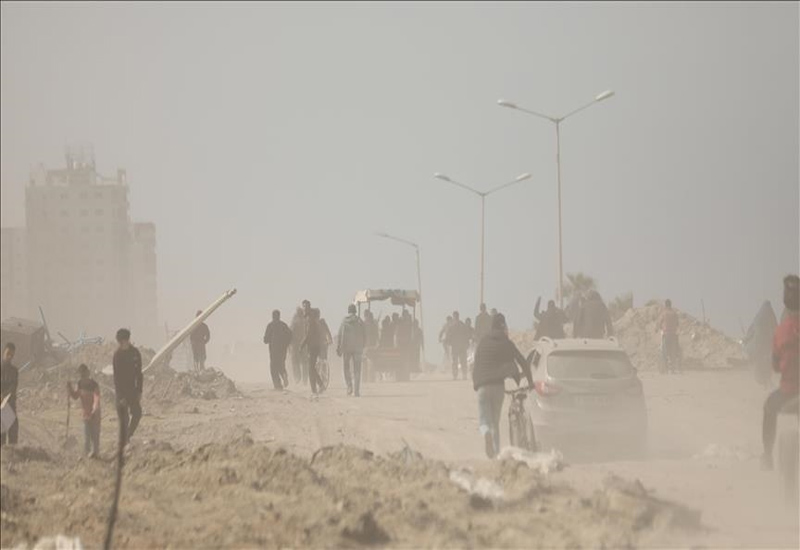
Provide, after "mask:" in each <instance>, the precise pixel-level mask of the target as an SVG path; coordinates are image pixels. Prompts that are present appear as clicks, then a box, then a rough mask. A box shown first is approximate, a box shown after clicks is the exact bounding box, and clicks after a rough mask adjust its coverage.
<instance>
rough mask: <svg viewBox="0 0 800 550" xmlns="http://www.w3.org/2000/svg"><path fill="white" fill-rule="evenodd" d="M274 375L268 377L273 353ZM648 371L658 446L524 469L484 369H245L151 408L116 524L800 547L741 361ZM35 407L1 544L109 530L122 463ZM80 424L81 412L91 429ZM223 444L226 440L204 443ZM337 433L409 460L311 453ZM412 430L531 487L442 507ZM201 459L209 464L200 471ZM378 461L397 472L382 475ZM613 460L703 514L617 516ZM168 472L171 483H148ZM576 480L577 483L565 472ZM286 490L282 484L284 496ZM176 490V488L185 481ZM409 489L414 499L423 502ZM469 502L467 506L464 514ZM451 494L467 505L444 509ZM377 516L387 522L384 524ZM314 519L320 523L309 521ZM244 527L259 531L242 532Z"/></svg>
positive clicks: (445, 458)
mask: <svg viewBox="0 0 800 550" xmlns="http://www.w3.org/2000/svg"><path fill="white" fill-rule="evenodd" d="M264 374H265V379H266V378H267V373H266V369H265V373H264ZM640 376H641V378H642V380H643V382H644V386H645V392H646V396H647V405H648V415H649V427H650V429H649V441H650V450H649V456H648V457H647V458H646V459H637V460H631V459H626V460H615V461H610V462H609V461H605V462H596V461H591V460H585V459H581V457H575V458H576V460H574V461H570V457H567V461H568V466H567V467H566V468H565V469H564V470H563V471H560V472H551V473H550V474H548V475H547V476H541V475H539V474H536V476H535V477H536V479H534V478H533V477H531V478H528V477H519V476H521V475H522V474H521V473H519V472H518V471H517V469H516V468H514V472H515V473H513V474H510V473H509V471H508V468H509V466H507V465H506V466H502V467H500V466H499V465H497V464H492V463H490V461H488V460H487V459H486V458H485V457H484V455H483V447H482V440H481V438H480V436H479V435H478V432H477V405H476V398H475V392H474V391H473V389H472V384H471V381H461V380H459V381H452V380H451V379H449V377H446V376H445V375H435V374H431V375H424V376H422V377H421V378H420V379H417V380H413V381H411V382H407V383H395V382H381V383H375V384H365V385H363V386H362V394H363V395H362V397H360V398H352V397H348V396H347V395H346V393H345V390H344V383H343V382H342V380H341V370H340V368H337V367H336V366H334V367H333V373H332V382H331V387H330V388H329V389H328V391H327V392H326V393H325V394H323V396H322V397H321V398H320V399H319V400H318V401H311V400H309V398H308V397H309V393H310V392H309V391H308V389H307V387H302V386H298V385H295V384H292V385H291V386H290V388H289V390H288V391H285V392H276V391H273V390H272V389H271V387H270V386H269V385H268V384H267V383H266V382H265V383H264V384H242V385H240V389H241V390H242V392H243V396H242V398H234V399H222V400H209V401H205V400H185V401H180V402H178V403H175V404H174V405H170V406H158V407H157V406H150V407H148V404H147V403H145V404H144V407H145V411H146V416H145V417H144V418H143V420H142V424H141V428H140V431H139V432H137V434H136V437H135V439H134V448H133V450H132V453H131V457H130V459H129V464H128V470H126V478H125V479H126V484H125V486H124V487H123V497H122V501H121V510H122V515H121V517H120V522H119V525H118V538H117V539H116V540H117V542H118V545H120V546H128V547H137V546H142V545H144V546H169V547H176V548H182V547H189V546H197V545H198V544H199V545H200V546H203V545H208V546H225V545H232V546H242V545H245V546H295V547H304V546H342V545H344V546H347V545H358V544H362V543H364V544H366V543H383V544H387V545H389V546H403V545H406V546H408V545H411V546H420V545H424V546H459V547H464V546H470V547H474V546H506V547H508V546H516V547H520V546H525V547H528V546H540V547H557V546H574V545H578V546H583V547H596V546H600V545H603V544H605V545H608V546H620V545H623V546H625V545H640V546H660V547H663V546H681V547H688V546H696V545H701V546H706V547H719V548H733V547H736V548H797V547H798V544H799V541H798V519H797V511H796V510H792V509H790V508H787V507H786V506H785V505H784V504H783V500H782V498H781V492H780V490H779V483H778V477H777V474H775V473H767V472H762V471H760V469H759V462H758V457H759V454H760V449H761V445H760V423H761V406H762V403H763V399H764V397H765V395H766V393H765V390H764V389H762V388H760V387H759V386H757V385H756V384H755V383H754V382H753V381H752V378H751V376H750V374H749V373H747V372H744V371H733V370H731V371H714V372H700V371H694V372H687V373H685V374H681V375H669V376H662V375H658V374H654V373H643V374H641V375H640ZM507 405H508V402H507V401H506V407H504V418H503V423H502V425H501V428H502V430H503V443H504V444H506V443H507V441H508V438H507V433H508V431H507V430H508V425H507V421H506V418H505V414H506V411H507ZM21 411H22V414H23V423H22V433H21V440H22V442H23V443H24V442H26V441H27V442H28V443H29V444H32V445H36V446H39V447H42V448H44V449H47V450H48V451H49V452H50V453H51V457H50V459H49V461H44V462H42V463H41V464H40V465H37V464H38V463H37V462H36V461H35V460H30V461H24V460H21V459H20V457H19V456H16V455H15V456H11V455H10V453H8V452H7V451H6V450H5V449H4V451H3V461H4V462H3V484H4V485H5V486H6V487H7V488H8V489H7V491H8V493H7V495H6V496H4V500H5V501H6V502H5V503H4V511H3V514H4V522H3V541H2V543H3V544H2V545H3V546H4V547H6V546H10V545H15V544H19V543H22V542H30V541H32V540H35V539H36V538H37V537H39V536H43V535H48V534H56V533H57V532H63V533H67V532H68V534H70V535H74V536H83V538H84V539H85V540H87V541H89V542H95V543H96V542H97V541H99V540H100V534H101V533H102V527H103V525H102V524H103V518H104V515H105V511H106V508H107V506H106V504H107V502H108V491H109V488H110V483H111V480H110V479H108V478H109V477H110V472H111V471H112V466H111V464H110V462H102V461H101V462H95V463H87V461H85V460H80V459H79V454H78V452H77V450H73V451H72V452H67V451H62V450H59V447H60V445H58V443H57V441H58V436H57V435H56V434H61V433H63V422H64V420H63V418H60V417H59V416H58V413H57V412H56V410H55V409H53V410H52V411H48V412H44V413H40V414H39V415H38V416H37V417H28V418H25V416H24V415H25V413H24V403H21ZM110 411H111V408H110V407H107V408H106V412H105V415H104V417H105V419H104V425H103V430H104V436H103V445H104V447H105V449H104V450H105V453H104V454H105V455H107V456H108V458H109V459H110V455H111V454H112V453H111V450H112V449H113V445H114V443H113V437H114V434H115V433H116V421H115V419H114V417H113V414H110ZM73 423H74V420H73ZM79 429H80V427H79V426H78V427H76V428H75V432H74V433H75V434H76V436H77V435H80V434H79V431H78V430H79ZM81 437H82V436H81ZM250 439H252V440H253V441H254V442H255V443H254V445H255V446H254V447H252V446H251V444H250V443H249V440H250ZM243 441H244V442H245V443H242V442H243ZM209 443H212V444H217V445H213V446H206V447H204V445H206V444H209ZM166 444H168V445H166ZM339 444H343V445H346V446H352V447H353V448H357V449H366V450H369V451H371V452H372V453H375V455H376V456H378V457H389V456H395V458H394V459H392V460H390V461H388V462H386V463H382V462H381V463H376V462H374V460H375V459H374V458H369V459H367V458H364V456H362V455H360V454H358V453H359V452H360V451H357V449H351V448H349V447H345V448H339V450H338V451H337V450H335V449H334V450H331V451H326V452H323V453H321V454H319V456H316V457H314V461H311V460H310V459H311V458H312V456H313V455H314V453H315V452H316V451H317V450H318V449H320V448H322V447H326V446H335V445H339ZM406 444H407V445H408V446H409V447H410V448H411V449H413V450H414V451H417V452H418V453H420V454H421V455H422V456H423V457H425V458H426V459H434V461H441V463H442V464H446V465H447V468H449V469H450V470H453V469H457V468H461V467H466V468H471V469H472V472H473V473H475V474H476V475H477V474H479V473H481V472H485V473H486V475H487V476H488V477H492V476H494V477H492V479H494V480H495V481H498V483H500V484H501V485H502V487H503V489H505V491H506V493H507V494H509V495H510V494H513V493H514V491H515V489H520V490H522V489H521V488H524V491H523V492H524V495H526V496H524V498H523V497H520V499H522V500H518V501H514V502H515V503H516V504H510V503H509V504H506V505H505V506H506V508H503V507H502V506H501V507H500V508H499V509H498V510H495V511H494V512H492V513H493V514H495V515H486V514H488V513H484V515H480V513H479V512H476V511H475V510H474V509H473V508H475V502H472V507H470V505H469V502H468V500H464V503H463V504H462V503H459V504H458V505H455V504H447V502H448V501H447V500H443V501H442V504H441V508H437V504H436V502H437V499H445V495H449V494H450V493H449V491H454V492H456V493H457V491H458V489H457V488H453V486H452V485H453V484H452V483H447V481H446V476H445V477H441V476H439V477H437V476H438V475H439V474H436V473H435V472H437V471H438V470H437V468H438V466H430V465H428V466H426V467H425V468H424V469H420V468H422V466H420V465H417V466H413V464H412V465H408V466H403V464H405V462H404V461H403V460H405V459H403V460H400V459H398V458H397V457H398V456H401V455H393V453H397V452H398V451H402V450H403V448H404V447H405V445H406ZM589 445H591V443H589ZM257 449H263V451H258V450H257ZM280 449H284V450H285V451H286V453H284V451H283V450H280ZM198 453H199V454H198ZM337 453H338V454H337ZM353 453H355V454H353ZM365 456H366V455H365ZM295 457H296V458H295ZM398 460H400V462H398ZM362 462H363V463H362ZM495 462H496V461H495ZM195 463H197V464H205V466H203V468H200V469H189V470H187V469H186V468H188V467H189V465H191V464H195ZM438 463H439V462H437V464H438ZM211 464H215V467H214V470H213V471H214V474H213V476H212V477H208V476H209V467H210V465H211ZM415 467H416V468H417V469H418V470H414V468H415ZM37 468H38V469H37ZM398 468H399V469H398ZM442 468H445V467H444V466H442ZM62 470H63V472H62ZM53 471H56V472H59V473H58V475H59V476H60V478H63V481H62V482H60V483H59V482H58V481H53V482H52V484H51V481H49V480H48V479H47V476H48V475H49V472H53ZM220 471H222V472H223V473H222V474H219V472H220ZM377 471H380V472H381V475H382V476H383V477H381V478H380V479H382V480H383V481H380V479H379V478H378V477H375V476H378V474H377V473H376V472H377ZM443 471H444V470H443ZM309 472H312V473H309ZM445 473H446V472H445ZM609 474H615V475H616V476H619V477H620V478H622V479H625V480H636V479H638V480H640V481H641V483H642V485H643V486H644V488H645V489H647V490H648V491H649V492H650V494H651V495H653V496H655V497H657V498H660V499H665V500H668V501H673V502H676V503H680V504H682V505H685V506H687V507H689V508H691V509H696V510H698V511H699V512H700V513H701V518H700V521H701V522H702V528H701V529H693V530H691V531H685V530H680V529H666V530H661V531H660V532H658V533H655V534H652V535H653V536H645V533H644V532H643V530H642V532H641V533H639V532H638V531H639V530H640V529H641V528H640V527H637V526H636V525H633V527H631V526H630V525H628V524H625V523H624V521H623V520H621V519H619V518H617V519H615V520H613V521H612V520H610V519H609V517H610V516H607V515H606V516H604V515H602V514H600V513H599V512H598V509H601V508H602V509H605V508H604V506H606V504H599V501H598V500H597V499H598V498H600V500H602V499H603V498H605V497H598V496H597V495H598V494H599V493H598V491H601V489H602V487H603V482H604V480H605V479H607V477H608V476H609ZM53 475H55V474H53ZM442 475H444V474H442ZM525 475H526V476H527V475H528V474H525ZM530 475H531V476H533V473H531V474H530ZM348 476H349V477H348ZM386 476H388V477H389V485H392V484H394V485H395V486H396V487H395V488H393V490H399V489H398V487H399V486H403V487H405V492H403V491H401V492H400V493H391V491H389V492H386V493H381V490H382V489H381V484H382V483H384V484H385V483H386ZM306 477H308V478H309V479H311V480H312V481H309V480H308V479H306ZM393 477H394V479H392V478H393ZM154 478H155V479H156V480H157V481H156V482H155V483H156V484H155V485H152V486H151V485H150V484H151V483H153V479H154ZM282 478H286V479H283V480H282V481H281V483H284V485H281V487H280V488H277V487H275V486H273V487H267V486H266V485H265V484H266V483H267V480H270V479H272V480H280V479H282ZM37 479H38V480H41V485H42V486H43V487H45V488H46V490H47V491H48V493H47V495H45V494H43V493H42V491H40V492H39V493H36V494H35V495H34V496H33V497H31V496H28V497H27V498H28V500H27V504H26V501H25V499H26V491H28V492H30V491H31V489H30V486H29V484H31V483H34V484H35V483H37ZM443 479H444V480H445V481H442V480H443ZM313 480H316V481H313ZM320 480H323V481H320ZM368 480H371V481H368ZM245 482H246V484H247V488H248V490H249V491H258V490H260V491H262V494H267V493H269V494H270V495H272V496H271V497H270V498H271V500H270V501H269V505H268V506H267V505H266V504H264V503H263V502H262V501H260V500H257V499H256V498H255V497H254V496H251V495H250V494H249V493H243V492H241V491H243V489H241V488H238V489H236V487H240V486H241V485H242V484H245ZM502 482H504V484H503V483H502ZM274 483H275V482H274ZM315 483H316V484H317V485H321V486H324V487H326V489H325V490H324V491H323V490H320V491H321V492H320V493H319V494H318V493H315V492H314V491H312V490H311V488H309V487H307V486H306V485H307V484H311V485H312V486H313V485H315ZM359 483H363V484H366V485H365V486H361V485H358V484H359ZM442 483H444V485H440V484H442ZM171 484H174V486H173V485H171ZM561 484H563V485H564V486H565V487H566V486H569V487H571V489H570V491H574V493H573V492H559V490H557V489H554V488H553V487H556V486H560V485H561ZM171 487H172V488H171ZM542 487H550V488H549V489H542ZM43 490H44V489H43ZM170 491H172V492H170ZM237 491H238V492H237ZM270 491H271V492H270ZM34 492H35V491H34ZM281 492H283V493H284V495H285V496H284V500H281V498H279V497H280V493H281ZM89 493H91V496H89ZM173 493H174V498H172V497H170V495H172V494H173ZM390 493H391V496H387V495H389V494H390ZM428 494H430V496H429V497H426V496H425V495H428ZM358 495H361V496H359V497H358V498H357V496H358ZM411 495H413V496H411ZM544 495H549V496H544ZM559 495H560V496H559ZM587 495H588V499H587V498H586V496H587ZM592 495H594V497H592ZM562 497H563V498H562ZM148 498H150V499H151V500H152V502H153V503H154V504H152V505H151V508H147V506H148V505H145V504H143V503H142V502H139V500H143V501H146V500H147V499H148ZM592 498H593V499H594V500H591V499H592ZM250 499H253V500H252V503H251V500H250ZM287 499H288V500H287ZM409 499H412V500H413V499H417V500H413V506H412V504H409V503H410V502H412V500H409ZM420 499H422V500H426V499H427V500H428V502H422V500H420ZM537 499H539V500H537ZM548 499H550V500H548ZM559 499H561V500H559ZM523 500H524V504H520V503H522V502H523ZM365 501H369V502H370V503H371V504H370V506H371V508H370V510H372V511H371V512H370V513H364V510H365V509H366V508H364V507H363V506H362V504H363V502H365ZM378 501H380V502H378ZM573 501H574V502H573ZM84 502H88V503H87V504H86V505H85V506H86V507H87V509H85V510H81V506H82V504H81V503H84ZM537 502H538V504H537ZM559 502H560V503H561V504H558V503H559ZM603 502H605V501H603ZM315 503H318V507H315ZM575 503H582V504H577V506H578V507H579V508H581V507H582V508H583V510H582V511H581V510H573V509H572V506H575V505H576V504H575ZM14 506H16V509H15V508H14ZM392 506H396V507H397V510H398V511H397V512H396V514H395V515H397V514H404V515H406V516H409V517H412V516H413V517H412V520H408V521H405V522H400V523H397V524H393V523H392V521H391V520H390V519H389V513H388V510H390V509H392V508H391V507H392ZM462 506H463V507H464V508H463V510H464V511H463V512H459V510H461V509H462V508H461V507H462ZM153 507H155V508H153ZM302 507H304V508H302ZM411 507H419V508H420V509H424V510H425V511H426V512H425V514H423V515H421V516H419V517H417V516H415V515H414V514H416V513H417V512H418V511H417V512H413V513H412V512H411V511H409V510H410V508H411ZM559 507H561V508H560V509H559ZM45 508H46V509H47V510H51V512H48V516H47V521H46V522H44V523H43V520H42V518H38V519H34V518H37V517H38V516H37V514H39V515H40V514H41V511H42V510H43V509H45ZM448 508H449V509H451V512H452V514H453V517H449V516H448V515H447V513H446V512H444V511H442V510H447V509H448ZM478 508H480V507H478ZM189 509H191V510H192V511H191V512H189V511H188V510H189ZM279 509H283V512H281V511H280V510H279ZM301 509H302V510H304V512H303V513H301V512H300V511H299V510H301ZM9 510H10V511H9ZM154 510H157V513H158V514H161V519H162V521H161V522H159V523H154V521H155V520H153V518H152V515H153V511H154ZM376 510H377V511H376ZM381 510H383V511H381ZM415 510H416V508H415ZM23 512H24V513H23ZM419 513H420V514H421V513H422V512H419ZM535 513H539V514H540V520H539V521H540V522H541V523H540V525H539V527H535V528H534V527H531V528H530V529H528V528H527V527H526V526H527V525H528V523H530V524H531V525H533V524H535V522H536V521H537V520H536V518H535V517H534V516H535ZM282 514H283V515H282ZM348 514H349V515H348ZM426 514H427V515H426ZM541 514H544V515H541ZM548 514H550V515H548ZM190 516H191V517H190ZM366 516H369V517H366ZM373 516H374V517H377V518H378V524H379V525H382V527H375V526H374V525H372V524H371V523H370V522H372V521H373V519H374V517H373ZM614 517H617V516H614ZM137 518H138V519H137ZM300 518H303V519H302V520H301V519H300ZM353 518H355V519H353ZM414 518H416V519H414ZM528 518H530V519H528ZM559 518H560V519H559ZM640 520H641V518H639V520H637V521H640ZM300 521H304V522H306V523H304V524H302V525H299V524H298V522H300ZM615 521H618V522H619V523H615ZM9 522H11V523H9ZM348 522H350V523H348ZM353 522H355V523H353ZM526 522H527V523H526ZM365 523H366V524H368V525H365ZM434 525H439V526H440V527H438V528H437V527H434ZM409 526H410V527H409ZM373 527H374V529H373ZM371 529H373V531H374V532H373V531H371ZM526 529H527V531H526ZM242 531H246V532H248V533H249V532H253V533H256V534H253V535H252V536H244V535H242ZM384 531H385V532H384ZM352 533H356V534H355V535H353V534H352ZM359 533H360V534H359ZM364 533H366V534H364ZM370 533H371V534H370ZM384 535H385V536H386V538H382V537H384ZM195 536H197V537H201V538H194V537H195ZM348 537H349V538H348ZM359 537H362V538H359Z"/></svg>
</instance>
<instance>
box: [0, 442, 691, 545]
mask: <svg viewBox="0 0 800 550" xmlns="http://www.w3.org/2000/svg"><path fill="white" fill-rule="evenodd" d="M142 449H143V451H142V452H133V453H132V454H131V455H130V457H129V458H128V461H127V463H126V471H125V476H126V477H125V489H124V494H125V498H124V501H123V502H122V504H121V506H122V507H121V514H122V517H123V518H124V517H129V518H132V519H135V521H129V522H127V523H126V525H125V526H124V528H123V527H120V530H119V532H118V534H117V535H116V536H117V539H116V544H115V546H116V547H119V548H156V547H160V546H163V544H164V541H165V540H169V541H171V544H174V545H175V546H178V547H181V548H184V547H185V548H194V547H203V548H207V547H213V548H223V547H224V548H243V547H247V548H251V547H259V548H260V547H269V548H278V547H301V548H312V547H314V548H316V547H323V546H324V547H329V546H332V547H352V546H354V545H364V546H382V545H387V544H392V545H395V546H400V547H408V548H423V547H424V548H442V547H446V548H452V547H458V548H466V547H470V548H474V547H483V546H492V547H503V548H520V547H527V546H530V541H531V540H534V541H537V545H539V546H540V547H544V548H554V547H557V548H564V547H601V546H605V547H613V548H618V547H632V546H636V543H637V542H638V541H640V540H642V537H644V536H645V535H647V534H649V533H651V532H652V531H653V530H654V529H673V528H681V529H683V528H693V527H695V526H697V525H699V514H697V513H695V512H693V511H691V510H688V509H685V508H683V507H681V506H679V505H675V504H672V503H669V502H666V501H662V500H658V499H655V498H653V497H652V496H650V495H649V494H648V493H647V491H646V490H645V489H644V488H643V487H641V484H640V483H638V482H626V481H625V480H622V479H618V478H614V479H613V480H611V481H609V482H607V483H606V486H604V488H603V489H602V490H600V491H598V492H596V494H594V496H593V495H592V494H587V495H582V494H581V493H580V492H578V491H577V490H576V489H575V488H573V487H571V486H569V485H567V484H564V483H559V482H556V481H553V480H551V479H550V477H552V476H545V475H543V474H540V473H539V472H537V471H535V470H532V469H531V468H529V467H528V466H526V465H525V464H524V463H521V462H517V461H513V460H502V461H499V460H498V461H487V462H485V463H481V464H480V465H476V468H475V470H474V471H471V470H466V471H464V470H457V469H456V470H453V469H451V468H450V467H448V466H447V465H446V464H445V463H443V462H440V461H436V460H431V459H426V458H424V457H421V456H419V455H416V454H410V453H409V452H405V453H404V452H400V453H394V454H393V455H391V456H380V455H376V454H374V453H372V452H370V451H367V450H365V449H361V448H357V447H352V446H345V445H336V446H330V447H323V448H321V449H319V450H318V451H317V452H316V453H314V457H313V459H308V458H303V457H299V456H296V455H294V454H291V453H289V452H288V451H286V450H285V449H282V448H274V447H272V446H268V445H265V444H262V443H254V442H253V441H252V440H250V439H249V438H248V437H246V434H245V435H244V436H242V437H239V438H234V439H232V440H231V441H230V442H215V443H211V444H205V445H202V446H199V447H197V448H193V449H192V448H189V449H181V448H175V447H173V446H172V445H169V444H166V443H164V442H158V441H148V442H147V444H146V445H145V446H144V447H143V448H142ZM144 451H146V452H144ZM10 457H11V455H10V454H9V453H6V449H5V448H4V449H3V452H2V454H0V460H2V464H0V468H2V470H3V472H4V474H3V488H2V490H1V491H2V506H3V513H4V515H3V544H4V545H8V546H9V547H14V546H15V545H20V544H31V543H33V542H34V541H36V540H37V539H39V538H41V537H43V536H47V535H50V534H51V533H53V532H67V533H69V532H72V531H74V530H75V529H76V527H75V526H76V525H79V526H80V536H81V540H82V542H83V543H84V544H85V546H86V547H87V548H94V547H98V546H100V545H101V543H102V539H103V536H104V534H105V530H104V527H105V525H104V523H103V522H102V521H96V520H95V519H96V518H95V516H97V515H99V516H102V512H103V511H105V506H104V504H105V502H98V495H107V494H110V492H111V489H112V486H113V479H112V477H111V476H107V475H103V472H106V471H109V469H110V468H111V466H110V465H108V464H104V463H102V462H94V461H93V462H87V463H86V464H85V465H84V466H83V467H81V468H75V467H74V465H72V464H67V463H61V462H58V461H54V462H51V463H43V462H35V461H25V462H16V463H15V464H14V466H15V471H14V473H13V475H6V471H7V469H8V466H9V459H10ZM409 457H413V458H411V459H409ZM453 472H456V473H453ZM453 478H455V479H453ZM34 480H35V482H34ZM101 500H102V499H101ZM34 502H35V506H31V505H27V504H25V503H34ZM176 507H180V509H181V515H180V516H177V515H175V514H173V513H167V512H165V511H169V510H173V509H175V508H176ZM8 508H10V510H7V509H8ZM78 511H85V512H78ZM220 514H224V517H225V520H224V521H221V520H220V518H221V516H220ZM177 517H180V528H178V527H176V521H175V519H176V518H177ZM83 518H90V519H83ZM532 518H535V519H533V520H532Z"/></svg>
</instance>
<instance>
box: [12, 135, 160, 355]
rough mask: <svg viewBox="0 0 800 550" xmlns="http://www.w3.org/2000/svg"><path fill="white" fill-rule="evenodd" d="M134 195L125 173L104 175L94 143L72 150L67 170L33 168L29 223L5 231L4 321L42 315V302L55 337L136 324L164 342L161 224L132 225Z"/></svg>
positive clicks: (137, 335) (139, 333)
mask: <svg viewBox="0 0 800 550" xmlns="http://www.w3.org/2000/svg"><path fill="white" fill-rule="evenodd" d="M128 193H129V187H128V181H127V177H126V173H125V170H122V169H120V170H117V173H116V175H115V176H114V177H107V176H103V175H102V174H100V173H98V171H97V169H96V165H95V159H94V153H93V151H92V149H91V148H90V147H70V148H68V149H67V152H66V167H64V168H60V169H54V170H53V169H46V168H45V167H44V166H40V167H38V168H37V169H35V170H33V171H32V173H31V177H30V180H29V182H28V185H27V187H26V190H25V224H26V227H25V228H24V229H23V228H3V230H2V233H3V235H2V244H3V247H2V248H3V250H2V258H1V261H2V281H3V286H2V297H1V301H2V310H3V311H2V315H1V316H2V318H6V317H9V316H17V317H25V318H32V319H38V318H39V313H38V307H39V306H41V307H42V308H43V309H44V312H45V314H46V316H47V323H48V325H49V327H50V330H51V333H52V335H53V337H55V333H56V331H60V332H62V333H63V334H64V335H66V336H67V337H68V338H70V339H76V338H78V336H79V334H80V333H81V332H83V331H85V332H86V334H87V335H90V336H94V335H97V336H103V337H106V338H108V337H111V336H113V334H114V332H115V331H116V329H117V328H119V327H129V328H130V329H131V330H132V331H133V334H134V339H135V340H136V341H138V342H141V343H145V344H148V345H155V344H156V343H158V342H161V341H162V340H163V335H162V332H163V331H160V330H159V329H158V326H159V325H158V311H157V298H156V234H155V226H154V225H153V224H152V223H132V222H131V219H130V213H129V210H130V208H129V206H130V205H129V202H128ZM7 245H8V246H7Z"/></svg>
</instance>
